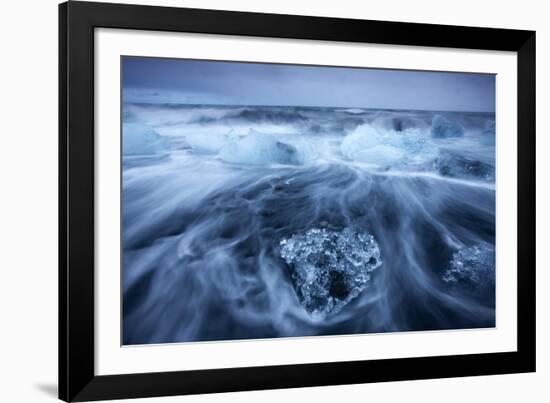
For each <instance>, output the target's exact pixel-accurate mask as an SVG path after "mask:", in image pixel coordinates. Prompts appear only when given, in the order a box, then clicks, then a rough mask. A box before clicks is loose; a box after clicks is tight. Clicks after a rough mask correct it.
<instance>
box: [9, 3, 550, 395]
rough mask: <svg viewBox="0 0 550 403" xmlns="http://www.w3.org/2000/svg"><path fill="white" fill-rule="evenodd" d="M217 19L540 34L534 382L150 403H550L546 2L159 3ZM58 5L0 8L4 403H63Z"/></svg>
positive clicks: (452, 382)
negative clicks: (268, 17) (233, 16)
mask: <svg viewBox="0 0 550 403" xmlns="http://www.w3.org/2000/svg"><path fill="white" fill-rule="evenodd" d="M124 2H129V3H144V4H147V3H149V4H158V5H175V6H182V7H198V8H213V9H231V10H243V11H260V12H273V13H286V14H305V15H318V16H334V17H353V18H365V19H379V20H394V21H411V22H430V23H441V24H456V25H479V26H487V27H504V28H518V29H534V30H536V31H537V116H538V121H537V133H538V135H537V175H538V177H537V190H538V191H537V205H538V209H537V218H538V220H537V222H538V224H537V239H538V241H537V249H538V254H537V276H538V277H537V283H538V286H537V303H538V313H537V321H538V330H537V338H538V346H537V348H538V354H537V356H538V360H537V367H538V372H537V373H536V374H522V375H504V376H489V377H477V378H461V379H444V380H429V381H413V382H398V383H385V384H369V385H352V386H339V387H320V388H303V389H294V390H278V391H262V392H244V393H231V394H221V395H220V394H219V395H203V396H192V397H173V398H163V399H147V400H145V399H143V400H140V401H144V402H145V401H146V402H150V403H153V402H182V403H190V402H258V401H261V402H280V401H300V400H307V401H321V402H324V401H326V402H331V401H338V402H363V401H366V400H369V401H373V402H381V401H384V402H393V401H403V400H404V401H407V402H417V401H418V402H423V403H428V402H438V403H439V402H441V401H445V402H446V403H452V402H460V403H463V402H465V401H522V400H523V401H529V402H546V401H549V399H550V388H549V387H548V382H549V381H550V347H549V342H550V315H549V309H548V308H549V307H550V296H549V295H550V293H549V287H550V275H549V273H548V271H547V270H546V269H547V267H548V263H549V261H550V260H549V259H548V257H547V256H546V251H547V249H548V247H547V244H548V242H549V241H550V236H549V235H548V234H547V232H546V227H547V226H548V225H549V224H550V222H549V216H550V214H549V212H548V209H547V207H546V206H548V204H549V202H550V199H549V196H550V192H549V190H548V180H547V177H546V175H545V174H546V173H549V172H550V158H548V157H547V156H546V153H547V152H548V151H550V141H549V139H548V136H547V133H548V132H549V130H550V127H549V124H548V121H547V120H546V118H547V113H548V111H549V108H550V94H549V91H550V78H549V76H548V72H550V26H549V25H548V12H547V10H546V7H545V2H543V1H540V0H522V1H514V2H503V1H496V0H491V1H479V0H460V1H459V0H455V1H447V2H444V1H437V0H416V1H407V0H387V1H376V2H374V1H373V2H365V1H357V0H338V1H321V0H277V1H274V0H273V1H269V2H267V1H264V2H259V1H253V0H232V1H231V2H227V1H223V0H202V1H201V0H179V1H178V0H165V1H161V0H157V1H154V0H150V1H139V0H134V1H124ZM57 3H58V1H57V0H26V1H20V2H16V1H15V2H14V1H12V2H7V1H6V2H2V3H0V15H1V22H0V57H1V61H0V106H1V107H0V116H1V118H2V119H1V122H2V123H1V125H0V189H1V196H0V245H1V246H0V262H1V263H0V273H1V276H0V318H1V322H0V323H1V324H2V327H1V330H0V385H1V386H0V401H3V402H37V403H39V402H45V401H54V399H55V396H56V394H57V392H56V389H57V386H56V382H57V380H56V378H57Z"/></svg>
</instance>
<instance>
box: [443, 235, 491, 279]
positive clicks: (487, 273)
mask: <svg viewBox="0 0 550 403" xmlns="http://www.w3.org/2000/svg"><path fill="white" fill-rule="evenodd" d="M443 281H445V282H446V283H448V284H449V285H451V286H458V287H463V288H467V289H491V288H494V287H495V247H494V246H493V245H491V244H488V243H486V242H480V243H478V244H475V245H473V246H468V247H463V248H461V249H459V250H458V251H457V252H455V253H454V254H453V258H452V259H451V262H450V268H449V269H448V270H447V271H446V272H445V273H444V274H443Z"/></svg>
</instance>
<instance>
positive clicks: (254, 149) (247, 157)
mask: <svg viewBox="0 0 550 403" xmlns="http://www.w3.org/2000/svg"><path fill="white" fill-rule="evenodd" d="M219 157H220V158H221V159H222V160H224V161H226V162H231V163H235V164H248V165H265V164H290V165H300V164H302V163H303V158H302V155H301V153H300V152H298V150H297V149H296V147H294V146H292V145H290V144H286V143H283V142H281V141H279V140H277V139H276V138H275V137H274V136H272V135H270V134H266V133H260V132H257V131H255V130H250V132H249V133H248V135H246V136H244V137H240V138H234V139H232V140H231V141H228V142H227V143H226V144H225V145H224V146H223V147H222V148H221V150H220V153H219Z"/></svg>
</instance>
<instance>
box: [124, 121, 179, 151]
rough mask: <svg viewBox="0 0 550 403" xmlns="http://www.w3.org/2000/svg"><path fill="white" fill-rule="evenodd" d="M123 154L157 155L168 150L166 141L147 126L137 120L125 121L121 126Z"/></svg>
mask: <svg viewBox="0 0 550 403" xmlns="http://www.w3.org/2000/svg"><path fill="white" fill-rule="evenodd" d="M122 150H123V154H124V155H158V154H166V153H168V151H169V145H168V142H167V141H166V140H165V139H163V138H162V137H161V136H160V135H159V134H158V133H157V132H155V131H154V130H153V129H151V128H150V127H149V126H147V125H144V124H142V123H139V122H125V123H124V124H123V126H122Z"/></svg>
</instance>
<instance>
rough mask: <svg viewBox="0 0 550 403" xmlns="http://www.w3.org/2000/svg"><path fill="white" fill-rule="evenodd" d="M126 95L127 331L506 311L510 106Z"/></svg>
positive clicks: (406, 319)
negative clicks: (499, 221) (275, 102)
mask: <svg viewBox="0 0 550 403" xmlns="http://www.w3.org/2000/svg"><path fill="white" fill-rule="evenodd" d="M123 107H124V109H123V111H124V117H123V150H122V152H123V156H122V180H123V185H122V200H123V203H122V208H123V233H122V238H123V244H122V249H123V290H122V292H123V342H124V344H147V343H170V342H190V341H205V340H234V339H256V338H272V337H294V336H309V335H335V334H355V333H373V332H401V331H420V330H444V329H464V328H484V327H494V326H495V116H494V113H473V112H472V113H469V112H444V111H443V112H437V111H407V110H375V109H361V108H318V107H311V108H310V107H271V106H265V107H264V106H208V105H178V104H130V103H127V104H124V106H123Z"/></svg>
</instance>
